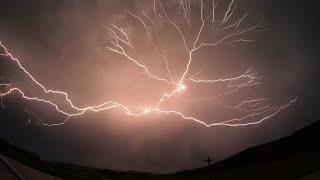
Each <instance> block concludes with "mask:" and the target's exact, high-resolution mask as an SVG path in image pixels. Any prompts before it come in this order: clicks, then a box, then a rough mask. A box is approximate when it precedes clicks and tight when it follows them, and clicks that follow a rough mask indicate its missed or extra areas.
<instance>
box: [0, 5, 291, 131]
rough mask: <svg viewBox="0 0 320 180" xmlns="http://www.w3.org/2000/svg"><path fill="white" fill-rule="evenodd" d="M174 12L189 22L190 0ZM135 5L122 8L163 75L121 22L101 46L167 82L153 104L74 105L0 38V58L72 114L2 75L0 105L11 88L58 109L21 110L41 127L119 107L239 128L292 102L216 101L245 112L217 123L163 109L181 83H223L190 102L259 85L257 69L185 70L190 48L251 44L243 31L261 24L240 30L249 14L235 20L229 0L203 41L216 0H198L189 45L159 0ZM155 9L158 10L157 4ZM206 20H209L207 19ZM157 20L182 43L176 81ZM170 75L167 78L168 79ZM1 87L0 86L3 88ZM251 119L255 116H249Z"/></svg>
mask: <svg viewBox="0 0 320 180" xmlns="http://www.w3.org/2000/svg"><path fill="white" fill-rule="evenodd" d="M177 3H178V5H179V7H178V11H179V15H181V16H182V17H183V18H184V19H185V21H186V23H187V24H188V25H189V26H192V20H193V19H191V13H192V11H191V9H192V8H191V6H192V4H191V2H190V0H178V2H177ZM138 4H139V6H140V10H139V14H140V15H139V14H135V13H132V12H129V11H127V13H128V15H130V16H131V17H133V18H134V19H135V20H137V22H138V23H140V24H141V25H142V27H143V28H144V30H145V31H146V34H147V35H148V40H149V41H150V44H151V45H152V48H153V50H154V53H155V54H156V55H157V56H158V57H159V58H160V59H162V61H163V63H164V65H165V67H166V73H167V75H165V76H160V75H157V74H154V73H153V72H152V71H151V70H150V68H149V67H147V65H145V64H144V62H145V59H144V58H143V56H142V55H141V54H140V53H139V51H138V50H137V48H136V44H135V42H134V40H133V38H132V37H131V35H130V33H129V31H128V30H127V29H125V28H122V27H121V26H119V25H117V24H115V23H113V24H110V25H107V26H105V27H106V29H107V30H108V33H109V35H110V37H111V38H112V40H111V41H110V46H106V47H105V49H106V50H107V51H109V52H112V53H116V54H118V55H120V56H123V57H124V59H126V60H128V61H130V62H131V63H133V64H134V65H135V66H136V67H137V68H139V69H141V70H142V71H143V73H144V74H145V75H146V76H148V77H149V78H151V79H153V80H155V81H159V82H161V83H165V84H166V85H167V84H169V85H172V87H173V88H172V89H171V90H170V89H169V90H168V91H167V92H164V93H163V94H162V95H160V96H159V97H160V98H159V100H158V101H156V102H154V104H153V105H152V106H151V107H152V108H145V109H144V110H143V111H140V112H134V111H132V110H131V109H130V108H129V107H128V106H126V105H125V104H121V103H118V102H114V101H105V102H104V103H102V104H98V105H93V106H87V107H78V106H76V105H75V104H74V103H73V102H72V100H71V99H70V98H69V94H68V93H67V92H63V91H58V90H52V89H48V88H47V87H45V86H44V85H43V84H41V83H40V82H39V81H38V80H36V78H34V77H33V76H32V74H31V72H29V71H28V70H27V69H26V68H24V67H23V65H22V64H21V62H20V61H19V59H17V58H15V57H14V56H13V55H12V54H11V53H10V52H9V50H8V49H7V48H6V46H5V45H4V44H3V43H2V42H1V41H0V46H1V48H2V49H3V51H4V53H2V54H0V56H6V57H8V59H10V60H11V61H13V62H15V63H16V64H17V66H18V68H20V69H21V70H22V72H23V73H24V74H25V75H27V76H28V77H29V78H30V79H31V80H32V81H33V82H34V83H35V84H36V85H37V86H38V87H40V88H41V90H42V91H43V92H44V93H45V94H46V95H50V94H54V95H58V96H61V97H63V98H64V100H65V101H66V102H67V103H68V105H69V106H70V107H71V109H72V110H71V112H70V111H66V110H63V109H64V108H63V107H61V106H60V105H58V104H57V103H55V102H54V101H52V100H48V99H47V98H46V97H37V96H30V95H28V94H27V93H25V92H24V91H23V89H22V88H19V87H17V86H16V85H17V83H7V82H3V81H5V79H4V78H1V83H0V87H1V93H0V100H1V101H0V102H1V106H2V107H3V108H5V106H4V103H3V98H4V97H5V96H8V95H10V94H12V93H14V92H16V93H18V94H20V95H21V97H23V98H24V99H26V100H28V101H36V102H40V103H44V104H47V105H50V106H52V107H54V108H55V110H56V111H57V113H60V114H62V115H64V116H65V119H64V120H63V121H62V122H60V123H50V124H49V123H45V122H44V121H42V120H41V118H40V117H39V116H38V115H37V114H35V113H34V112H32V111H31V110H30V109H26V108H25V112H26V113H27V114H29V115H31V116H33V117H34V118H35V119H36V124H41V125H44V126H58V125H63V124H65V123H66V122H67V121H68V120H69V119H70V118H71V117H76V116H80V115H83V114H84V113H85V112H87V111H93V112H100V111H106V110H110V109H113V108H120V109H122V110H123V111H124V112H125V113H126V114H127V115H129V116H135V117H140V116H143V115H146V114H149V113H162V114H174V115H176V116H177V117H180V118H181V119H183V120H192V121H194V122H196V123H199V124H201V125H204V126H205V127H211V126H232V127H241V126H247V125H254V124H259V123H261V122H263V121H265V120H266V119H269V118H272V117H274V116H275V115H276V114H278V113H279V112H280V111H281V110H283V109H285V108H287V107H288V106H290V105H291V104H292V103H294V102H295V101H296V100H297V98H295V99H292V100H290V101H289V102H287V103H285V104H282V105H278V106H272V105H268V104H266V102H267V101H268V99H265V98H259V99H251V100H244V101H242V102H240V103H238V104H236V105H231V106H230V105H224V104H222V103H218V102H217V104H220V105H221V106H222V107H224V108H228V109H234V110H238V111H241V112H245V113H246V115H244V116H243V117H240V118H234V119H230V120H225V121H221V122H215V123H205V122H204V121H202V120H200V119H198V118H196V117H192V116H188V115H185V114H184V113H183V112H179V111H176V110H174V109H169V110H166V109H164V108H163V107H162V104H163V102H165V101H166V100H168V99H170V98H173V97H175V96H176V95H177V94H179V93H181V92H183V91H186V90H187V86H186V84H185V83H186V82H188V83H190V84H192V85H195V86H197V85H200V84H202V85H203V84H205V85H208V86H209V85H212V84H217V83H219V84H220V83H223V84H225V85H226V88H225V89H224V91H223V92H221V93H219V94H217V95H215V96H213V97H210V98H207V97H200V98H197V99H191V100H184V101H187V102H195V101H216V100H217V99H218V98H221V97H223V96H227V95H229V94H232V93H235V92H237V91H238V90H239V89H243V88H248V87H251V86H256V85H259V84H261V82H259V80H260V79H261V78H262V77H259V76H258V74H257V73H256V72H253V69H252V68H249V69H247V71H246V72H245V73H243V74H241V75H239V76H236V77H229V78H219V79H199V78H196V76H198V74H200V73H201V72H198V73H196V74H194V75H192V76H190V75H189V74H190V69H191V66H192V63H193V61H194V54H195V52H198V51H199V50H200V49H202V48H203V47H206V46H208V47H214V46H218V45H220V44H226V43H235V42H254V41H253V40H250V39H243V38H242V37H241V35H243V34H246V33H248V32H251V31H261V30H263V29H262V28H261V27H260V26H261V25H260V24H261V22H259V23H257V24H256V25H254V26H251V27H249V28H243V29H241V24H242V23H243V21H244V20H245V18H246V16H247V15H248V13H245V14H244V15H243V16H241V17H240V18H236V17H234V12H235V11H236V7H237V5H236V4H235V2H234V0H231V1H230V3H229V5H228V8H227V9H226V11H225V13H224V16H223V19H222V21H221V23H220V24H219V25H218V27H217V28H216V32H219V33H223V32H227V34H226V35H224V36H223V37H221V38H220V39H218V40H216V41H214V42H206V41H202V40H201V36H202V34H203V31H204V29H205V27H206V25H207V24H213V23H214V22H215V21H217V18H216V14H215V13H216V12H215V8H216V3H215V1H212V12H210V13H209V15H208V13H205V12H204V11H205V10H204V6H205V5H204V2H203V0H201V1H200V22H201V25H200V27H199V28H198V31H197V33H196V36H195V38H194V40H193V41H192V43H190V44H188V43H187V40H186V36H185V34H184V29H182V28H181V27H179V25H178V24H176V23H175V22H174V20H172V19H171V18H170V16H169V14H168V13H167V10H166V7H165V6H164V5H163V3H162V1H161V0H154V1H153V9H152V11H151V12H148V10H146V9H145V8H144V7H143V5H142V4H140V2H139V1H138ZM158 7H159V8H158ZM209 19H211V21H208V20H209ZM233 19H235V21H234V22H233V23H231V24H229V25H228V23H229V22H230V21H232V20H233ZM157 23H166V24H167V25H168V26H169V27H171V28H172V30H175V31H177V32H178V34H179V39H180V40H181V43H182V46H183V47H184V49H185V51H186V53H187V57H188V59H187V60H186V65H185V68H184V71H183V73H182V74H181V76H180V78H178V80H175V78H174V77H173V75H172V71H171V69H170V61H169V59H168V56H167V52H166V47H165V45H164V43H163V41H162V39H161V37H160V35H159V30H158V28H157ZM168 77H169V78H168ZM3 87H4V88H3ZM252 119H254V120H252ZM29 123H30V119H28V123H27V124H29Z"/></svg>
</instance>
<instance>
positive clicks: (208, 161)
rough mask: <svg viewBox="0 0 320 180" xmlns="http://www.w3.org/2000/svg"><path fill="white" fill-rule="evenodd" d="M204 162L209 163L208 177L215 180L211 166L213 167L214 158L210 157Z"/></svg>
mask: <svg viewBox="0 0 320 180" xmlns="http://www.w3.org/2000/svg"><path fill="white" fill-rule="evenodd" d="M204 161H205V162H207V163H208V176H209V180H213V176H212V172H210V166H211V162H213V161H214V158H212V159H210V157H209V156H208V159H206V160H204Z"/></svg>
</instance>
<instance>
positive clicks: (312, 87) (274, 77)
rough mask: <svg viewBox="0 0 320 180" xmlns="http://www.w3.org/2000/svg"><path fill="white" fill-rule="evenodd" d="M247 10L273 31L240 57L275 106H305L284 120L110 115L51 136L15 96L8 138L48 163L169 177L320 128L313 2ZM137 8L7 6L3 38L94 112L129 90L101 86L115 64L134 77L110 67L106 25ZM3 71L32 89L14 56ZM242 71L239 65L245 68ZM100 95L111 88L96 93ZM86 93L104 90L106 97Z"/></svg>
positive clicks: (259, 0) (38, 0)
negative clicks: (226, 122)
mask: <svg viewBox="0 0 320 180" xmlns="http://www.w3.org/2000/svg"><path fill="white" fill-rule="evenodd" d="M239 3H240V4H241V6H242V7H245V8H247V9H248V11H249V13H253V16H259V17H261V16H264V20H265V25H266V26H267V28H269V29H270V30H268V31H265V32H262V33H259V34H257V35H255V38H256V39H257V42H256V43H255V44H253V45H248V46H246V45H245V46H244V47H238V46H237V47H231V50H234V53H236V51H241V52H250V56H249V55H246V56H244V57H251V58H250V59H249V60H247V61H245V62H243V63H244V64H245V65H243V67H247V65H253V66H254V67H255V68H257V70H258V71H259V72H260V73H261V75H263V76H264V77H265V79H264V84H265V86H264V88H265V89H263V90H262V91H265V93H266V94H268V95H272V98H274V99H275V101H276V102H277V101H281V102H283V100H286V98H288V97H289V98H292V97H295V96H298V102H297V103H296V104H295V105H294V106H293V107H291V108H289V109H288V110H285V111H284V112H283V113H280V114H279V115H278V116H276V118H274V119H272V120H270V121H268V122H267V123H264V124H262V125H258V126H250V127H246V128H225V127H222V128H221V127H217V128H215V127H213V128H204V127H202V126H199V125H198V124H195V123H193V122H182V121H181V120H180V119H177V118H175V117H171V116H166V117H162V119H161V118H160V120H159V122H158V121H157V119H154V118H150V117H144V118H142V120H139V121H138V120H137V119H128V118H127V117H126V116H125V115H124V114H122V115H119V114H118V113H116V112H106V113H101V114H98V115H94V114H93V113H89V114H87V115H84V116H82V117H80V118H77V119H75V120H72V121H70V122H68V123H67V124H66V125H64V126H58V127H51V128H48V127H41V126H36V125H33V124H30V125H26V123H27V116H26V115H25V114H24V113H23V112H24V111H23V107H29V106H30V107H38V106H39V105H37V104H29V103H28V102H26V101H23V100H22V98H14V97H10V98H6V99H5V101H4V102H5V104H6V109H4V110H1V113H0V118H1V120H0V123H1V124H0V136H1V137H5V138H6V139H8V140H9V141H10V142H12V143H14V144H17V145H19V146H22V147H24V148H27V149H28V150H32V151H36V152H38V153H39V154H40V155H41V157H42V158H44V159H51V160H60V161H68V162H73V163H79V164H86V165H92V166H99V167H103V168H112V169H134V170H147V171H158V172H166V171H175V170H179V169H184V168H193V167H198V166H201V165H202V159H203V158H205V157H206V156H207V155H215V156H217V159H222V158H225V157H228V156H230V155H232V154H233V153H236V152H238V151H240V150H242V149H244V148H247V147H249V146H253V145H256V144H260V143H263V142H266V141H270V140H273V139H276V138H279V137H281V136H284V135H287V134H289V133H291V132H293V131H294V130H296V129H298V128H301V127H303V126H305V125H307V124H310V123H311V122H313V121H315V120H318V119H319V118H320V114H319V112H318V111H317V106H318V102H319V100H320V96H319V94H318V92H320V85H319V83H317V81H318V80H317V78H319V75H320V74H319V71H318V68H319V67H320V66H319V61H318V59H319V52H318V51H317V49H316V48H317V44H318V42H317V41H316V37H317V33H318V32H319V27H318V24H317V22H318V20H317V18H316V17H317V16H316V14H317V11H318V10H317V7H316V6H315V5H313V4H312V3H311V2H310V1H291V0H283V1H279V0H241V1H240V2H239ZM136 5H137V4H136V3H135V2H134V1H125V0H122V1H111V0H105V1H104V0H97V1H62V0H61V1H60V0H59V1H49V0H46V1H43V0H32V1H18V0H5V1H2V2H1V3H0V40H2V41H3V43H5V44H6V46H8V47H9V49H10V50H11V51H12V52H13V54H14V55H16V56H17V57H19V58H20V59H21V60H22V61H23V64H24V65H25V66H26V68H27V69H29V70H30V71H31V72H32V73H33V74H35V76H36V77H37V78H38V79H39V81H40V82H44V84H45V85H50V87H52V88H54V89H61V90H64V91H67V92H73V93H72V97H71V98H72V99H74V100H75V101H76V102H75V103H76V104H87V103H88V104H94V103H95V102H96V101H99V102H100V101H101V99H102V98H104V97H105V95H106V93H107V95H110V97H117V93H120V92H118V91H125V90H127V89H125V90H123V89H119V90H114V91H115V92H109V91H108V92H105V90H104V88H101V85H100V84H99V83H97V81H95V80H96V79H101V78H102V77H104V76H107V75H109V73H111V72H110V71H113V70H112V69H108V67H110V66H113V65H116V66H118V67H117V69H119V68H123V69H124V70H125V69H126V64H125V63H123V62H112V61H109V60H110V59H112V57H106V54H105V53H104V52H102V50H101V49H102V47H103V45H105V40H106V39H105V38H106V32H105V29H104V27H103V26H104V25H105V23H107V22H108V21H110V18H111V15H112V16H116V17H118V18H121V17H122V15H123V11H122V9H129V10H135V7H136ZM124 19H125V17H124ZM133 25H134V24H133ZM222 51H227V52H228V49H226V50H225V49H224V48H222ZM80 53H81V54H80ZM96 54H98V55H96ZM230 54H232V53H230ZM92 57H94V58H92ZM204 59H206V60H205V63H206V66H207V67H210V68H211V67H214V66H215V64H213V63H212V60H211V59H212V58H210V57H208V58H204ZM117 63H120V65H118V64H117ZM0 64H1V66H0V75H6V76H8V77H10V78H11V79H12V80H15V81H19V82H21V81H23V82H25V81H29V80H28V79H27V78H26V77H25V76H23V74H22V73H19V71H18V70H17V69H16V68H15V65H14V64H12V63H10V62H8V61H7V59H6V58H5V57H0ZM236 64H239V66H240V65H241V64H242V61H240V60H239V61H238V62H237V63H236ZM88 67H90V68H88ZM241 67H242V66H241ZM230 68H237V66H236V65H233V67H230ZM106 69H107V70H108V71H107V72H105V71H106ZM222 70H223V69H222ZM84 74H85V76H83V75H84ZM128 74H130V72H128ZM80 75H81V78H79V76H80ZM92 79H94V80H92ZM103 81H104V80H101V82H103ZM99 82H100V81H99ZM84 84H85V85H84ZM105 86H110V85H105ZM120 87H121V86H120ZM94 88H96V89H103V90H100V91H101V92H95V91H93V90H92V89H94ZM86 92H95V93H96V94H95V95H97V96H98V97H92V96H90V94H86ZM128 96H132V95H131V94H130V93H129V94H128ZM281 98H282V99H281ZM200 109H201V108H200ZM120 114H121V113H120ZM204 116H206V115H204ZM52 121H55V118H52ZM155 121H156V122H155ZM132 122H136V123H132ZM178 123H180V124H179V125H178Z"/></svg>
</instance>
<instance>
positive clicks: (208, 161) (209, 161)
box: [204, 156, 214, 167]
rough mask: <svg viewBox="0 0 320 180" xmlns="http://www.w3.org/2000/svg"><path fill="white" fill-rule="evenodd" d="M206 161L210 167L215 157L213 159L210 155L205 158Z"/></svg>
mask: <svg viewBox="0 0 320 180" xmlns="http://www.w3.org/2000/svg"><path fill="white" fill-rule="evenodd" d="M204 161H206V162H207V163H208V167H210V165H211V162H213V161H214V158H213V159H210V157H209V156H208V159H206V160H204Z"/></svg>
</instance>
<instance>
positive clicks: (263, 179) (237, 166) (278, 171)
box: [0, 121, 320, 180]
mask: <svg viewBox="0 0 320 180" xmlns="http://www.w3.org/2000/svg"><path fill="white" fill-rule="evenodd" d="M0 153H1V154H2V155H4V156H5V157H7V159H8V161H9V162H11V163H12V164H13V166H15V167H16V169H17V170H18V171H19V169H20V171H23V172H20V173H21V174H22V175H24V176H25V177H26V176H28V174H29V176H31V174H32V176H33V177H31V178H30V177H29V178H28V177H26V179H35V177H41V179H43V180H46V179H55V178H54V177H57V178H61V179H115V180H118V179H119V180H122V179H146V180H147V179H156V180H157V179H159V180H171V179H172V180H176V179H177V180H178V179H187V180H189V179H190V180H201V179H204V180H210V179H214V180H220V179H222V180H224V179H230V180H234V179H237V180H239V179H246V180H249V179H250V180H252V179H253V180H254V179H257V180H258V179H259V180H270V179H273V180H275V179H281V180H291V179H300V180H313V179H320V121H318V122H317V123H315V124H312V125H310V126H308V127H306V128H303V129H301V130H299V131H297V132H296V133H293V134H292V135H290V136H288V137H284V138H281V139H279V140H276V141H273V142H270V143H267V144H263V145H259V146H256V147H253V148H249V149H247V150H245V151H243V152H240V153H238V154H236V155H234V156H232V157H230V158H228V159H225V160H223V161H220V162H217V163H216V164H214V165H212V166H211V167H210V168H208V167H203V168H198V169H193V170H187V171H181V172H177V173H174V174H168V175H158V174H152V173H144V172H135V171H128V172H124V171H114V170H107V169H98V168H91V167H83V166H77V165H73V164H67V163H61V162H48V161H42V160H40V158H39V156H38V155H37V154H36V153H32V152H26V151H23V150H21V149H19V148H17V147H15V146H13V145H11V144H9V143H8V142H7V141H5V140H3V139H0ZM0 165H1V162H0ZM2 166H3V165H2ZM3 169H4V167H2V170H1V166H0V177H1V173H7V174H9V173H8V172H9V171H4V170H3ZM21 169H22V170H21ZM31 171H32V173H31ZM26 174H27V175H26ZM3 175H4V174H3ZM37 175H39V176H37ZM13 178H14V177H13Z"/></svg>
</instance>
